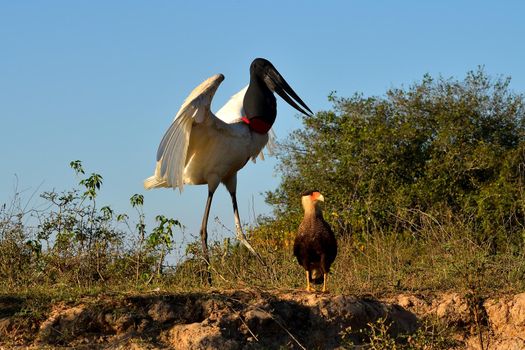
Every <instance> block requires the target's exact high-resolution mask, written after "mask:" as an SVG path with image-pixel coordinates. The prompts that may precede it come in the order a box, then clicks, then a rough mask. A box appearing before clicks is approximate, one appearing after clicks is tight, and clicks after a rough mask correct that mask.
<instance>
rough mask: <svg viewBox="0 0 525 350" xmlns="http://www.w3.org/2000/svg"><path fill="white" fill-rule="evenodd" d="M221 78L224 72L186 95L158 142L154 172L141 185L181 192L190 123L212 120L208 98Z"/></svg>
mask: <svg viewBox="0 0 525 350" xmlns="http://www.w3.org/2000/svg"><path fill="white" fill-rule="evenodd" d="M223 80H224V75H222V74H217V75H214V76H212V77H210V78H208V79H206V80H205V81H204V82H202V83H201V84H200V85H199V86H197V87H196V88H195V89H194V90H193V91H192V92H191V94H190V95H189V96H188V97H187V98H186V100H185V101H184V103H183V104H182V106H181V108H180V109H179V111H178V112H177V115H176V116H175V119H174V120H173V122H172V123H171V126H170V127H169V128H168V130H167V131H166V133H165V134H164V137H163V138H162V141H161V142H160V145H159V148H158V150H157V166H156V168H155V174H154V175H153V176H151V177H149V178H147V179H146V180H144V188H146V189H150V188H156V187H173V188H177V187H178V188H179V189H180V190H181V191H182V188H183V185H184V183H183V178H182V174H183V172H184V165H185V163H186V153H187V151H188V145H189V142H190V134H191V129H192V126H193V123H198V124H200V123H204V122H207V121H210V120H212V115H213V114H212V113H211V110H210V106H211V101H212V99H213V96H214V95H215V92H216V91H217V88H218V87H219V85H220V84H221V82H222V81H223Z"/></svg>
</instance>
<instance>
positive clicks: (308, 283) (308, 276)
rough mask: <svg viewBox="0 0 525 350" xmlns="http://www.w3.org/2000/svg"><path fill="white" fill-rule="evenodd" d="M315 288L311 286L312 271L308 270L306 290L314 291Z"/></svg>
mask: <svg viewBox="0 0 525 350" xmlns="http://www.w3.org/2000/svg"><path fill="white" fill-rule="evenodd" d="M313 290H314V289H313V288H312V287H311V286H310V271H308V270H306V291H307V292H312V291H313Z"/></svg>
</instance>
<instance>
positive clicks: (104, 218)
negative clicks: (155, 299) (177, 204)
mask: <svg viewBox="0 0 525 350" xmlns="http://www.w3.org/2000/svg"><path fill="white" fill-rule="evenodd" d="M70 166H71V168H72V169H73V170H74V171H75V173H76V175H77V176H79V177H81V176H84V175H85V172H84V169H83V167H82V163H81V162H80V161H78V160H76V161H72V162H71V163H70ZM102 182H103V177H102V176H101V175H100V174H97V173H92V174H91V175H89V176H87V177H84V178H81V179H80V181H79V185H80V188H76V189H72V190H68V191H63V192H60V193H59V192H56V191H46V192H43V193H42V194H41V195H40V197H41V198H42V199H44V200H45V202H46V203H47V208H46V209H44V210H29V211H26V210H24V209H23V206H22V205H21V204H20V203H21V199H20V196H19V195H18V194H16V195H15V198H14V200H13V201H12V203H11V205H10V206H7V204H4V205H3V206H2V207H1V208H0V287H4V288H6V287H7V288H9V289H11V290H12V289H14V288H17V287H20V288H24V287H34V286H42V285H44V286H46V285H48V286H53V285H66V286H76V287H78V288H84V289H86V288H91V287H94V286H103V285H119V284H122V283H126V284H129V282H130V281H133V282H134V283H135V285H141V284H149V283H151V282H152V281H153V280H154V279H155V278H157V279H158V278H160V277H161V273H162V267H163V266H164V262H165V258H166V255H167V254H168V253H169V252H170V251H171V249H172V237H173V230H174V228H176V227H181V224H180V223H179V221H177V220H174V219H170V218H166V217H165V216H163V215H159V216H157V218H156V220H157V223H158V225H157V226H156V227H154V228H153V229H152V230H151V231H149V232H148V231H147V230H146V225H145V217H144V214H143V211H142V206H143V204H144V198H143V196H142V195H138V194H135V195H133V196H132V197H131V199H130V203H131V205H132V207H133V208H135V209H136V210H137V217H138V222H137V223H136V225H135V227H134V228H133V227H132V223H130V220H129V216H128V215H127V214H118V215H115V213H114V212H113V210H112V209H111V207H110V206H99V205H98V203H97V196H98V194H99V191H100V189H101V187H102ZM27 221H30V222H33V223H35V222H36V224H34V225H33V226H30V225H26V224H24V222H27ZM125 229H128V230H129V233H131V238H130V236H128V238H127V239H125V236H126V234H125V233H126V232H125Z"/></svg>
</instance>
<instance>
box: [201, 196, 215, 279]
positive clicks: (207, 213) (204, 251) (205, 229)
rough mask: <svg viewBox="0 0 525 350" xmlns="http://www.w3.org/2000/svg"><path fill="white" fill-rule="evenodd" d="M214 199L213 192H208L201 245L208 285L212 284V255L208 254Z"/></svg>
mask: <svg viewBox="0 0 525 350" xmlns="http://www.w3.org/2000/svg"><path fill="white" fill-rule="evenodd" d="M212 199H213V192H212V191H209V192H208V199H207V200H206V208H205V209H204V216H203V217H202V224H201V244H202V254H203V255H204V260H205V261H206V268H207V271H208V272H207V275H208V276H207V277H208V283H209V284H211V272H210V270H209V269H208V268H209V265H210V253H209V252H208V217H209V216H210V207H211V201H212Z"/></svg>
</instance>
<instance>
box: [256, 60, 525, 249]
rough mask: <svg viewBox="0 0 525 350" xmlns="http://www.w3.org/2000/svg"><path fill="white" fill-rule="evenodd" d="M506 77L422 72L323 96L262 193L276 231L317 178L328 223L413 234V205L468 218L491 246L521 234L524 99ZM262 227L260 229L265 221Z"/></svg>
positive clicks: (291, 223) (439, 215)
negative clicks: (409, 80)
mask: <svg viewBox="0 0 525 350" xmlns="http://www.w3.org/2000/svg"><path fill="white" fill-rule="evenodd" d="M509 83H510V79H503V78H498V79H492V78H490V77H488V76H487V75H486V74H485V73H484V72H483V70H482V69H478V70H477V71H473V72H469V73H468V74H467V76H466V78H465V79H464V80H462V81H458V80H452V79H443V78H438V79H434V78H432V77H430V76H429V75H426V76H425V77H424V78H423V80H422V81H421V82H419V83H416V84H414V85H412V86H410V87H409V88H407V89H390V90H388V91H387V92H386V94H385V96H381V97H364V96H362V95H360V94H356V95H354V96H352V97H351V98H339V97H336V96H335V95H331V96H330V97H329V98H330V100H331V101H332V102H333V104H334V108H333V109H332V110H329V111H324V112H319V113H317V114H315V115H313V116H302V118H303V119H302V120H303V124H304V128H302V129H299V130H297V131H295V132H293V133H292V134H291V136H290V137H289V138H288V139H287V140H286V141H285V142H283V143H282V144H281V145H280V148H279V149H280V150H281V151H280V154H279V160H280V163H279V166H278V170H279V172H280V173H281V174H282V182H281V185H280V186H279V187H278V188H277V189H276V190H275V191H272V192H269V193H267V197H266V199H267V201H268V203H269V204H271V205H272V206H273V207H274V210H275V215H274V217H273V218H267V219H266V220H265V221H262V224H263V226H265V227H268V229H269V230H270V231H271V230H272V229H273V228H274V227H275V229H276V230H275V231H277V233H278V234H282V233H283V231H284V232H287V231H293V230H294V228H295V227H296V226H297V223H298V220H299V218H300V205H299V202H298V200H297V198H298V194H300V193H301V191H303V190H304V189H305V188H318V189H319V190H321V191H322V192H323V193H324V194H326V198H327V199H328V200H327V203H326V207H327V208H326V209H327V210H326V212H327V213H329V215H328V219H329V220H330V222H331V223H332V225H333V226H334V229H335V231H337V232H339V234H340V235H341V236H347V235H353V237H355V238H356V239H357V240H361V241H362V240H364V239H365V238H366V237H367V236H370V235H374V234H376V233H377V232H387V233H388V234H394V233H404V232H406V233H409V234H413V235H418V236H419V235H421V234H422V232H421V230H420V227H421V225H422V223H421V221H420V219H421V218H424V216H423V215H420V214H421V213H425V214H428V215H430V216H431V217H434V218H436V219H437V220H438V221H442V220H444V221H450V218H452V217H453V218H457V219H458V221H462V222H464V223H466V224H467V223H468V226H469V228H470V230H469V231H470V232H471V233H473V234H474V236H472V237H471V238H472V239H475V240H476V241H477V242H489V243H490V245H491V249H492V250H493V251H497V250H498V249H499V248H500V247H504V246H505V245H506V244H512V245H514V246H515V247H516V249H517V250H519V249H521V246H522V244H523V237H524V232H525V231H524V226H523V223H524V219H525V216H524V215H525V211H524V204H525V197H524V179H525V177H524V164H525V124H524V120H525V119H524V116H525V108H524V99H523V96H522V95H520V94H516V93H513V92H512V91H511V90H510V88H509ZM266 232H268V230H266Z"/></svg>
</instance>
